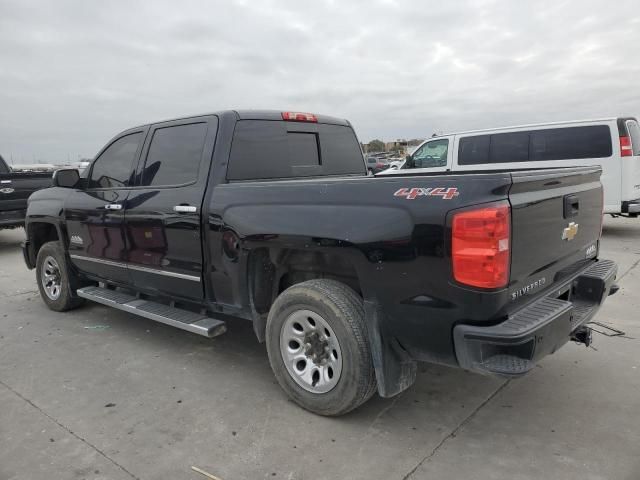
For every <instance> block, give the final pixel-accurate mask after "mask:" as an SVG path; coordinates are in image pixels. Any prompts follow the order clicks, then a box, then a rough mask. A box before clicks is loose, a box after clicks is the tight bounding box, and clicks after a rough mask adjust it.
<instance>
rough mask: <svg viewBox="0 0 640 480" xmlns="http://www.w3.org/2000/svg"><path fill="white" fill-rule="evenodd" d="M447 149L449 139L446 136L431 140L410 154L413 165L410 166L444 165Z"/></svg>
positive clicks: (431, 166)
mask: <svg viewBox="0 0 640 480" xmlns="http://www.w3.org/2000/svg"><path fill="white" fill-rule="evenodd" d="M448 151H449V140H447V139H446V138H441V139H438V140H431V141H430V142H427V143H425V144H424V145H422V146H421V147H420V148H419V149H418V150H416V151H415V153H414V154H413V155H412V159H413V166H412V167H411V168H434V167H446V166H447V153H448Z"/></svg>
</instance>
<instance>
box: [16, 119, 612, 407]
mask: <svg viewBox="0 0 640 480" xmlns="http://www.w3.org/2000/svg"><path fill="white" fill-rule="evenodd" d="M599 177H600V170H599V168H597V167H596V168H588V167H580V168H562V169H555V170H529V171H514V172H508V171H494V172H491V173H474V172H465V173H456V174H455V175H454V174H447V173H441V174H417V175H416V174H412V173H411V172H410V171H407V174H406V175H400V176H394V177H389V176H387V177H375V176H367V169H366V165H365V162H364V159H363V156H362V152H361V150H360V147H359V143H358V140H357V138H356V135H355V133H354V131H353V129H352V127H351V125H350V124H349V122H347V121H345V120H342V119H337V118H332V117H327V116H320V115H312V114H303V113H297V112H273V111H224V112H218V113H215V114H211V115H205V116H198V117H191V118H183V119H179V120H173V121H167V122H162V123H156V124H151V125H144V126H141V127H137V128H133V129H130V130H127V131H125V132H122V133H121V134H119V135H117V136H116V137H115V138H113V139H112V140H111V141H110V142H109V143H108V144H107V145H106V147H104V149H103V150H102V151H101V152H100V153H99V154H98V155H97V157H96V159H95V160H94V161H93V163H92V165H91V166H90V167H89V169H88V173H87V175H86V178H80V177H79V175H78V172H77V171H76V170H63V171H59V172H57V174H56V176H55V177H54V188H50V189H46V190H41V191H39V192H37V193H35V194H34V195H32V196H31V198H30V199H29V207H28V211H27V223H26V228H27V233H28V237H27V238H28V239H27V241H26V242H25V245H24V257H25V260H26V263H27V265H28V267H29V268H36V279H37V283H38V287H39V289H40V292H41V295H42V298H43V300H44V302H45V303H46V304H47V305H48V306H49V308H51V309H52V310H56V311H64V310H68V309H70V308H73V307H76V306H78V305H79V304H80V303H81V302H82V301H84V300H85V299H89V300H92V301H95V302H99V303H102V304H105V305H109V306H111V307H114V308H117V309H121V310H124V311H127V312H131V313H133V314H137V315H141V316H143V317H147V318H150V319H153V320H156V321H159V322H163V323H166V324H169V325H173V326H176V327H178V328H182V329H184V330H188V331H191V332H194V333H198V334H201V335H205V336H209V337H212V336H216V335H219V334H221V333H224V331H225V329H226V322H227V321H229V319H231V318H233V317H240V318H244V319H247V320H250V321H252V322H253V325H254V330H255V334H256V336H257V338H258V340H259V341H261V342H262V341H265V342H266V347H267V352H268V356H269V361H270V363H271V367H272V369H273V371H274V373H275V376H276V377H277V379H278V381H279V383H280V385H281V386H282V387H283V389H284V390H285V391H286V392H287V393H288V394H289V395H290V396H291V397H292V398H293V399H294V400H295V401H296V402H298V403H299V404H300V405H301V406H303V407H304V408H307V409H309V410H311V411H313V412H316V413H319V414H323V415H339V414H342V413H345V412H347V411H349V410H351V409H353V408H355V407H357V406H358V405H360V404H361V403H363V402H364V401H366V400H367V399H368V398H370V397H371V395H373V394H374V392H375V391H376V390H377V391H378V392H379V393H380V394H381V395H382V396H385V397H388V396H392V395H395V394H397V393H399V392H401V391H402V390H404V389H406V388H407V387H409V386H410V385H411V384H412V383H413V382H414V380H415V378H416V362H418V361H427V362H436V363H440V364H445V365H450V366H456V367H462V368H464V369H468V370H472V371H476V372H480V373H485V374H493V375H502V376H508V377H516V376H520V375H523V374H525V373H526V372H527V371H529V370H531V369H532V368H533V366H534V365H535V363H536V362H537V361H539V360H540V359H541V358H542V357H544V356H546V355H547V354H550V353H553V352H554V351H555V350H557V349H558V348H560V347H561V346H562V345H563V344H564V343H566V342H567V341H568V340H570V339H573V340H575V341H578V342H582V343H588V342H589V341H590V330H589V328H588V327H587V326H586V325H585V324H586V323H587V322H588V321H589V320H590V319H591V318H592V317H593V315H594V314H595V313H596V311H597V310H598V309H599V307H600V305H601V303H602V302H603V301H604V299H605V298H606V297H607V296H608V295H609V294H611V293H614V292H615V291H616V289H617V287H616V286H615V284H614V281H615V277H616V272H617V267H616V264H615V263H614V262H611V261H608V260H600V259H598V251H599V239H600V235H601V228H602V223H601V221H602V186H601V184H600V181H599Z"/></svg>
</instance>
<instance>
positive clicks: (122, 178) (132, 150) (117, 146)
mask: <svg viewBox="0 0 640 480" xmlns="http://www.w3.org/2000/svg"><path fill="white" fill-rule="evenodd" d="M141 140H142V132H139V133H132V134H130V135H125V136H124V137H120V138H119V139H118V140H116V141H115V142H113V143H112V144H111V145H109V146H108V147H107V149H106V150H105V151H104V152H102V154H101V155H100V156H99V157H98V158H97V159H96V160H95V162H94V163H93V168H92V170H91V178H90V179H89V188H123V187H128V186H130V185H131V183H132V177H133V162H134V160H135V159H136V153H137V152H138V148H139V147H140V142H141Z"/></svg>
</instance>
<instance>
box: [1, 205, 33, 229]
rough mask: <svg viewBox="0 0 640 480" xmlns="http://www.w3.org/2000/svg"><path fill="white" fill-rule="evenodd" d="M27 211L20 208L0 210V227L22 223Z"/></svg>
mask: <svg viewBox="0 0 640 480" xmlns="http://www.w3.org/2000/svg"><path fill="white" fill-rule="evenodd" d="M26 214H27V211H26V210H24V209H22V210H0V228H2V227H17V226H22V225H24V219H25V216H26Z"/></svg>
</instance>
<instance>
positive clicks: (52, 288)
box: [36, 241, 83, 312]
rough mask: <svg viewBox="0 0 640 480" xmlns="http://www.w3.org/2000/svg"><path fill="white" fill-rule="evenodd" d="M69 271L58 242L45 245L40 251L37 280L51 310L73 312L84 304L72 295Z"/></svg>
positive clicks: (37, 261)
mask: <svg viewBox="0 0 640 480" xmlns="http://www.w3.org/2000/svg"><path fill="white" fill-rule="evenodd" d="M69 275H70V274H69V271H68V269H67V263H66V259H65V256H64V252H63V250H62V248H61V247H60V244H59V243H58V242H57V241H56V242H47V243H45V244H44V245H43V246H42V247H41V248H40V250H39V251H38V258H37V260H36V278H37V280H38V289H39V290H40V296H41V297H42V300H43V301H44V303H46V304H47V307H49V308H50V309H51V310H55V311H56V312H64V311H66V310H71V309H72V308H76V307H77V306H79V305H81V304H82V303H83V300H82V299H81V298H78V297H74V296H73V295H72V286H71V285H72V283H77V282H71V281H70V280H75V278H69Z"/></svg>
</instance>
